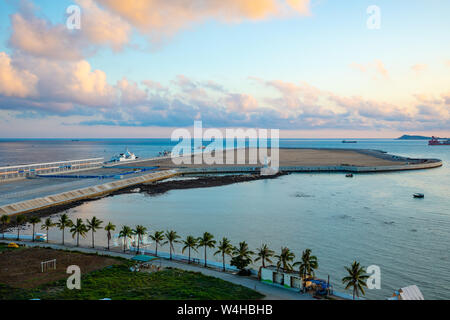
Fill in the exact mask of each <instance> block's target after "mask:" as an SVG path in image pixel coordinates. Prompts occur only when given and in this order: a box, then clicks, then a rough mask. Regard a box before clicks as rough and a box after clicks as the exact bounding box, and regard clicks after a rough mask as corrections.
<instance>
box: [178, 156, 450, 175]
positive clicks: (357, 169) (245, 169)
mask: <svg viewBox="0 0 450 320" xmlns="http://www.w3.org/2000/svg"><path fill="white" fill-rule="evenodd" d="M442 165H443V163H442V161H441V160H438V159H432V160H428V162H424V163H415V164H401V165H393V166H375V167H362V166H282V167H280V168H279V170H280V171H281V172H286V173H291V172H351V173H373V172H395V171H407V170H424V169H432V168H438V167H441V166H442ZM178 170H179V172H180V173H182V174H202V173H218V174H220V173H259V172H260V171H261V167H260V166H254V167H250V166H241V167H231V166H229V167H216V168H180V169H178Z"/></svg>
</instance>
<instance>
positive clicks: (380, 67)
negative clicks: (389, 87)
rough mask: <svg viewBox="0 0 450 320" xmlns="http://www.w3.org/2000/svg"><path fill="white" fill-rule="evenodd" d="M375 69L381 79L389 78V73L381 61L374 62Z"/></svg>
mask: <svg viewBox="0 0 450 320" xmlns="http://www.w3.org/2000/svg"><path fill="white" fill-rule="evenodd" d="M375 69H376V71H377V74H378V75H379V76H381V77H382V78H385V79H388V78H389V72H388V71H387V69H386V67H385V66H384V63H383V62H382V61H381V60H375Z"/></svg>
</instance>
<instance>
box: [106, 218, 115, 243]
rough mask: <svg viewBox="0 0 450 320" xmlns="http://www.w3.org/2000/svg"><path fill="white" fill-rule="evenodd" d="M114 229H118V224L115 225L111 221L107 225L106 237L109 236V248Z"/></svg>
mask: <svg viewBox="0 0 450 320" xmlns="http://www.w3.org/2000/svg"><path fill="white" fill-rule="evenodd" d="M114 230H116V226H115V225H113V224H112V223H111V222H109V223H108V224H107V225H106V227H105V231H106V237H107V238H108V250H109V242H110V241H111V231H114Z"/></svg>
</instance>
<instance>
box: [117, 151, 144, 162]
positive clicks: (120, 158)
mask: <svg viewBox="0 0 450 320" xmlns="http://www.w3.org/2000/svg"><path fill="white" fill-rule="evenodd" d="M136 159H138V157H136V155H135V154H134V153H132V152H130V151H129V150H128V149H127V151H126V152H125V153H121V154H119V155H117V156H114V157H112V158H111V162H126V161H133V160H136Z"/></svg>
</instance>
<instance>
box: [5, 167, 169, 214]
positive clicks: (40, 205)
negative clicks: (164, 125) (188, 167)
mask: <svg viewBox="0 0 450 320" xmlns="http://www.w3.org/2000/svg"><path fill="white" fill-rule="evenodd" d="M177 174H178V172H177V170H166V171H158V172H154V173H150V174H146V175H142V176H139V177H134V178H130V179H123V180H118V181H114V182H109V183H105V184H100V185H97V186H92V187H88V188H83V189H76V190H72V191H68V192H63V193H59V194H55V195H50V196H46V197H42V198H36V199H32V200H27V201H22V202H17V203H13V204H9V205H5V206H3V207H0V216H1V215H4V214H6V215H9V216H14V215H18V214H22V213H28V212H32V211H37V210H41V209H45V208H48V207H53V206H58V205H63V204H67V203H70V202H74V201H78V200H83V199H88V198H95V197H98V196H101V195H104V194H107V193H111V192H113V191H116V190H120V189H123V188H127V187H131V186H134V185H138V184H141V183H146V182H153V181H159V180H164V179H168V178H171V177H173V176H176V175H177Z"/></svg>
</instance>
